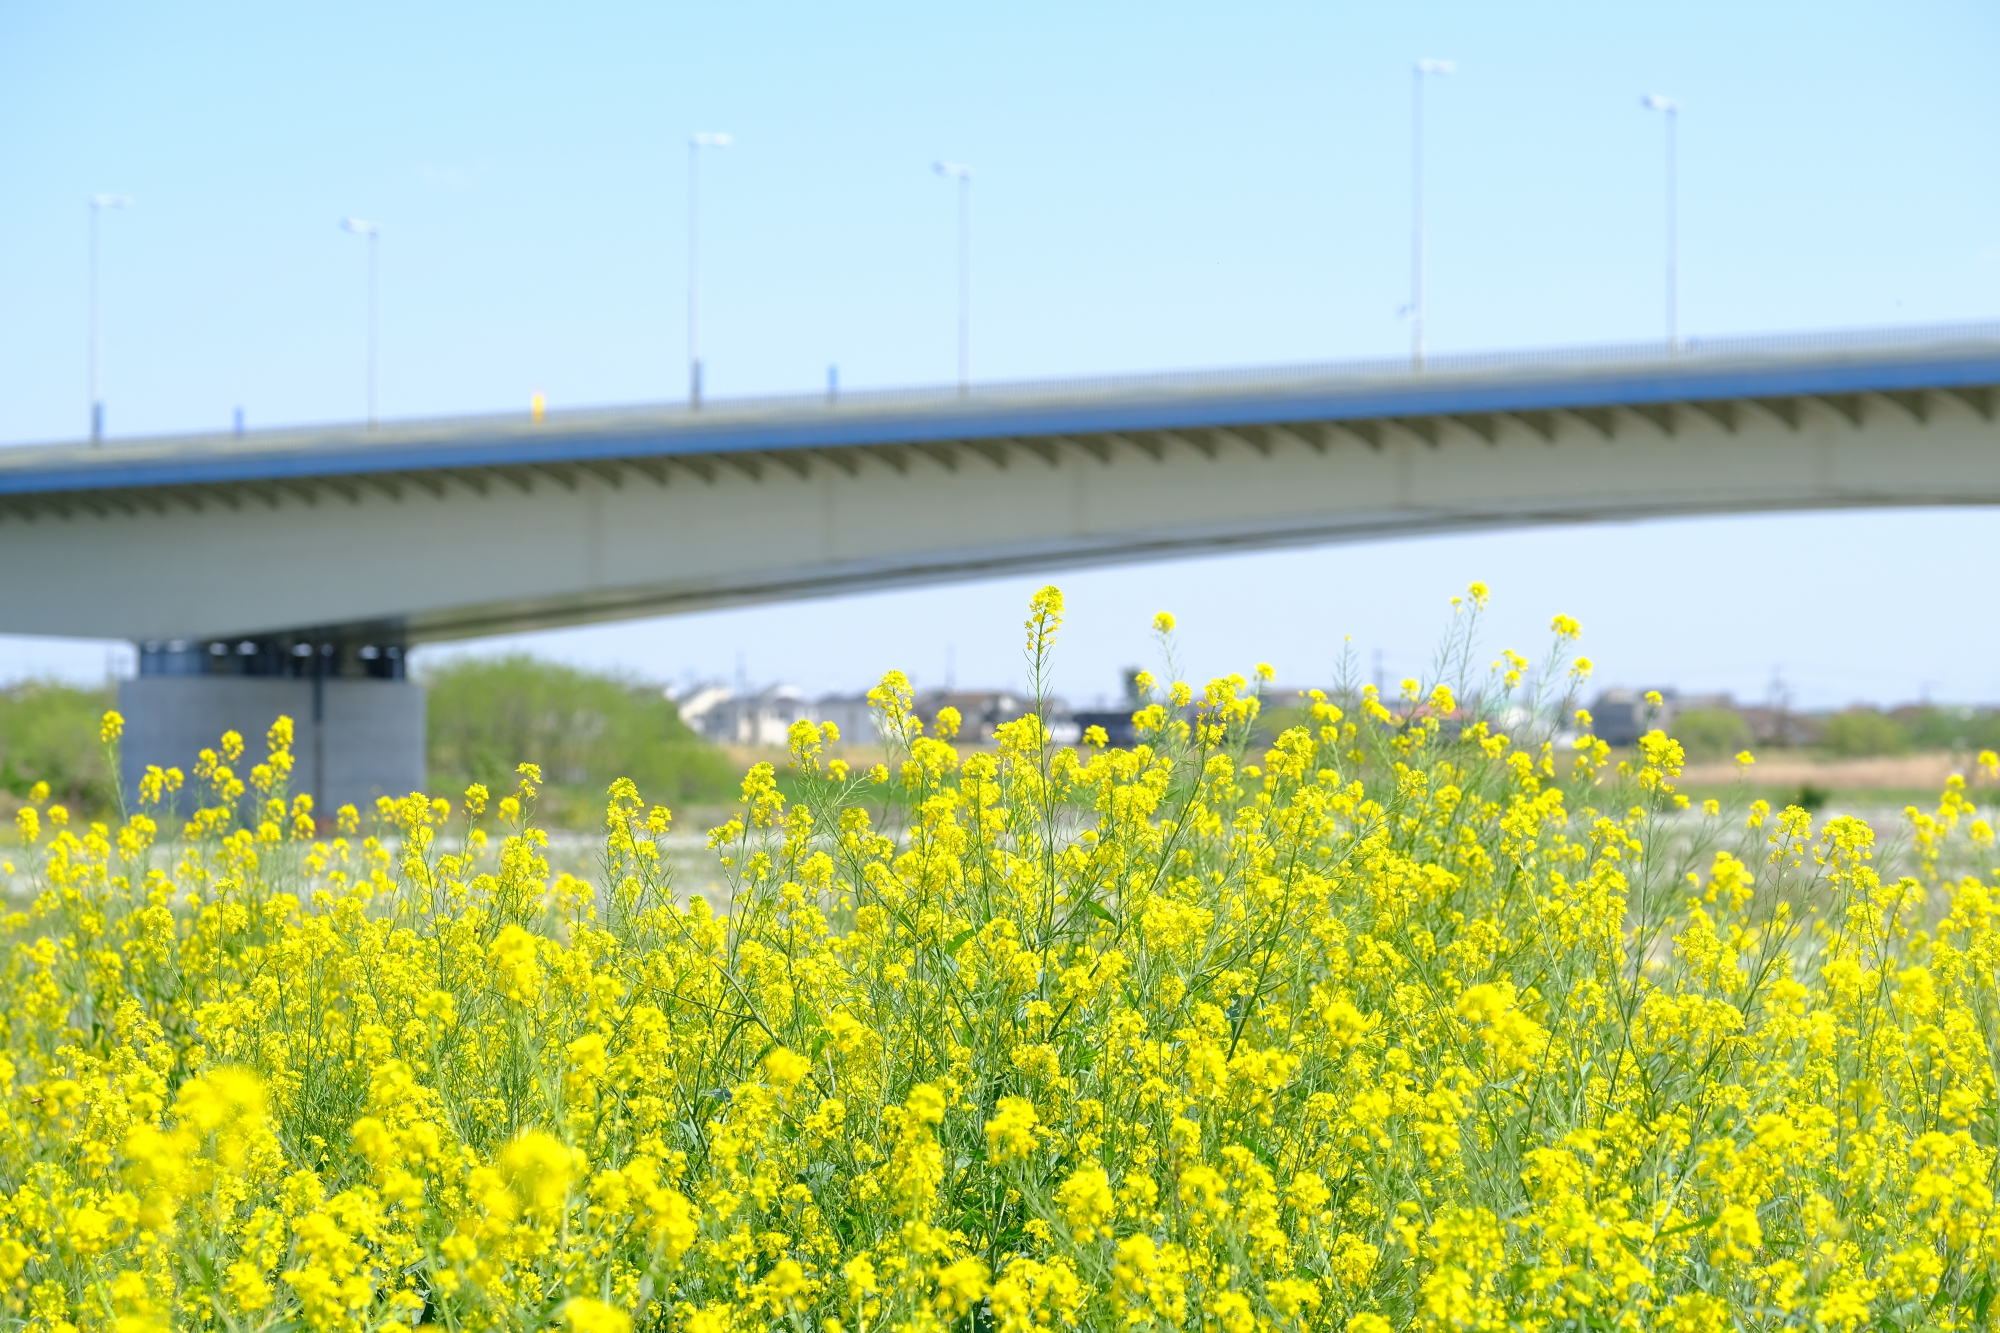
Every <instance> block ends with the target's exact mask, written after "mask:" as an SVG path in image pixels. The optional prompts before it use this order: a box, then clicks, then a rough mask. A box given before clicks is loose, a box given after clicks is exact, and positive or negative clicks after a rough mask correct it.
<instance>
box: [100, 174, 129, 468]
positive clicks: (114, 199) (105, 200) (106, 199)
mask: <svg viewBox="0 0 2000 1333" xmlns="http://www.w3.org/2000/svg"><path fill="white" fill-rule="evenodd" d="M131 206H132V197H131V196H130V195H125V194H93V195H92V196H90V442H91V443H92V444H98V443H100V442H101V441H102V440H103V439H104V400H103V399H102V398H100V397H99V396H98V393H97V360H98V351H97V215H98V214H99V213H101V212H102V211H104V210H105V209H107V208H130V207H131Z"/></svg>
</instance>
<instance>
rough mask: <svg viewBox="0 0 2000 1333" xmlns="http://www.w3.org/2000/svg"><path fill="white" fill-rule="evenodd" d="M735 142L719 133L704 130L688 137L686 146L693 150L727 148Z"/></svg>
mask: <svg viewBox="0 0 2000 1333" xmlns="http://www.w3.org/2000/svg"><path fill="white" fill-rule="evenodd" d="M734 142H735V140H734V139H732V138H730V137H729V136H728V135H727V134H724V133H721V132H720V131H710V130H704V131H702V132H701V133H699V134H691V135H689V136H688V144H689V145H690V146H691V147H695V148H727V147H729V145H730V144H732V143H734Z"/></svg>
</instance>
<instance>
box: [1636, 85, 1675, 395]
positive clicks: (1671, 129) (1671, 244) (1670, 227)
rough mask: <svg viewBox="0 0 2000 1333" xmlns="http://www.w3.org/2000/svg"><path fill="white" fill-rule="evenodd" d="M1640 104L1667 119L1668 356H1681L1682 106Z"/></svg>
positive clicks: (1660, 100) (1655, 97)
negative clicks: (1679, 137) (1679, 141)
mask: <svg viewBox="0 0 2000 1333" xmlns="http://www.w3.org/2000/svg"><path fill="white" fill-rule="evenodd" d="M1640 104H1641V105H1642V106H1644V107H1645V108H1646V109H1647V110H1648V111H1659V112H1662V113H1664V114H1665V116H1666V118H1667V355H1668V356H1679V355H1680V352H1681V335H1680V198H1679V196H1680V181H1679V176H1680V161H1679V158H1680V152H1679V146H1678V144H1677V143H1676V142H1675V139H1676V132H1677V130H1678V127H1679V124H1680V118H1681V108H1680V103H1678V102H1676V101H1674V99H1673V98H1671V97H1662V96H1660V95H1659V94H1658V93H1647V94H1646V95H1645V97H1643V98H1641V99H1640Z"/></svg>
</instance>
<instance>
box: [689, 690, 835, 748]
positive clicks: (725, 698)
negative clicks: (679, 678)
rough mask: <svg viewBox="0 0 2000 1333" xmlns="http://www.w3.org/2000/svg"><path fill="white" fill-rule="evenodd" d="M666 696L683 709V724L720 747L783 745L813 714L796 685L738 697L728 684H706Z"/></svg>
mask: <svg viewBox="0 0 2000 1333" xmlns="http://www.w3.org/2000/svg"><path fill="white" fill-rule="evenodd" d="M667 697H668V698H670V699H672V700H673V701H674V703H675V705H676V706H677V707H678V708H679V709H680V714H681V721H683V722H685V723H687V724H688V725H689V726H690V727H693V728H694V729H695V730H696V731H698V732H700V733H701V734H702V735H703V736H706V737H707V738H708V739H709V740H712V741H714V742H716V743H717V744H719V745H783V744H784V743H785V739H786V737H787V736H788V735H789V734H790V732H791V729H792V723H794V722H797V721H798V720H799V719H800V718H803V717H806V716H808V715H809V714H810V712H811V706H810V705H808V704H807V703H806V700H805V695H804V694H802V693H801V692H800V691H799V688H798V687H797V686H796V685H770V686H766V687H765V688H764V689H761V690H758V691H757V692H756V693H754V694H745V695H740V696H739V695H738V694H737V693H736V692H735V691H734V690H732V689H730V688H729V687H728V686H727V685H717V684H706V685H697V686H695V687H694V688H693V689H691V690H688V691H686V692H685V693H683V694H680V695H674V694H669V695H668V696H667ZM843 734H845V733H844V732H843Z"/></svg>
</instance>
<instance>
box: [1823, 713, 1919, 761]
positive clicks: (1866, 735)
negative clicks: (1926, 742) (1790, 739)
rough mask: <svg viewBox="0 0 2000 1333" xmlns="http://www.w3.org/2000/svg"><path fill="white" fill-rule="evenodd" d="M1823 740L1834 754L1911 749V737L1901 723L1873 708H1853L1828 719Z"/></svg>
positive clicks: (1867, 753)
mask: <svg viewBox="0 0 2000 1333" xmlns="http://www.w3.org/2000/svg"><path fill="white" fill-rule="evenodd" d="M1823 743H1824V744H1825V746H1826V748H1827V749H1828V750H1829V751H1831V752H1832V753H1834V754H1837V755H1842V756H1845V757H1850V758H1858V757H1861V756H1864V755H1877V754H1901V753H1902V752H1903V751H1905V750H1907V749H1909V748H1910V737H1909V734H1908V733H1907V732H1905V731H1904V730H1903V728H1902V726H1901V724H1899V723H1898V722H1897V721H1896V719H1895V718H1893V717H1890V716H1888V715H1887V714H1884V713H1880V712H1877V711H1876V710H1875V709H1873V708H1850V709H1848V710H1847V711H1846V712H1844V713H1835V714H1834V715H1833V716H1832V717H1830V718H1828V719H1827V720H1826V738H1825V741H1824V742H1823Z"/></svg>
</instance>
